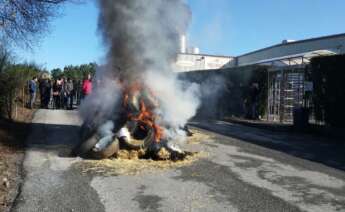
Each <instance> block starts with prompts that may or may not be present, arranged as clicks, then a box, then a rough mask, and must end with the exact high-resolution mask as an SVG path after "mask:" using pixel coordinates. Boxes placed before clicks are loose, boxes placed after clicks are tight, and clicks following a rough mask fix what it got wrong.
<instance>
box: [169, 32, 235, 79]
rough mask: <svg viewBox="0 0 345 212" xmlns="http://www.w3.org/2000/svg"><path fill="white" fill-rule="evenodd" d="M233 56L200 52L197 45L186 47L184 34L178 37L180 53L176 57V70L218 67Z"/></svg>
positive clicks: (222, 65)
mask: <svg viewBox="0 0 345 212" xmlns="http://www.w3.org/2000/svg"><path fill="white" fill-rule="evenodd" d="M233 59H234V57H231V56H220V55H209V54H200V50H199V48H197V47H188V45H187V38H186V36H185V35H181V37H180V53H179V54H178V55H177V58H176V63H175V65H176V67H175V70H176V71H177V72H188V71H197V70H213V69H220V68H222V67H224V66H225V65H226V64H229V63H230V62H231V61H232V60H233Z"/></svg>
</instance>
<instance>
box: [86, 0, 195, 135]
mask: <svg viewBox="0 0 345 212" xmlns="http://www.w3.org/2000/svg"><path fill="white" fill-rule="evenodd" d="M99 9H100V16H99V31H100V32H101V34H102V37H103V41H104V44H105V46H106V47H108V53H107V64H106V65H105V67H106V68H104V70H103V71H101V72H99V73H98V76H97V77H98V78H103V79H104V78H109V77H110V78H112V77H114V78H118V79H120V80H121V81H122V82H124V83H127V84H131V82H134V81H139V82H140V83H141V84H143V85H145V86H146V87H149V88H150V89H151V90H152V91H153V93H154V94H155V96H156V98H157V99H158V100H159V103H160V106H159V107H158V108H157V109H156V111H155V112H156V113H157V114H158V115H159V117H160V119H159V120H158V121H159V122H160V124H162V126H163V127H165V129H166V136H168V137H173V136H177V135H182V134H183V133H181V132H182V131H181V130H179V128H180V127H183V126H184V125H185V124H186V123H187V121H188V119H190V118H192V117H193V116H194V115H195V114H196V111H197V109H198V107H199V104H200V102H199V87H198V85H196V84H188V83H186V82H182V81H180V80H178V79H177V77H176V74H174V70H173V68H172V67H173V63H174V62H175V60H176V56H177V53H178V51H179V36H180V35H181V34H184V33H185V31H186V29H187V26H188V23H189V20H190V18H191V14H190V10H189V8H188V6H187V5H186V4H185V3H184V1H183V0H99ZM104 76H106V77H104ZM109 83H110V84H109ZM101 84H102V86H100V88H97V89H100V90H99V91H96V92H95V93H94V94H92V96H90V97H88V99H86V100H85V101H84V103H83V105H82V107H81V108H82V109H81V111H82V115H83V117H84V118H85V117H92V116H95V114H102V116H109V117H112V116H113V114H111V113H114V111H113V109H112V108H114V107H115V106H116V101H119V97H118V96H119V93H121V90H120V89H119V85H115V84H116V82H115V81H114V80H102V82H101ZM115 110H116V109H115Z"/></svg>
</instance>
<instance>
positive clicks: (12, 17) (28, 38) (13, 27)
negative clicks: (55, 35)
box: [0, 0, 67, 46]
mask: <svg viewBox="0 0 345 212" xmlns="http://www.w3.org/2000/svg"><path fill="white" fill-rule="evenodd" d="M66 1H67V0H1V1H0V37H1V40H7V41H12V42H13V41H14V42H16V43H24V44H25V45H27V46H31V43H32V41H33V40H32V39H33V38H34V37H35V36H37V35H39V34H41V33H43V32H44V31H46V30H47V26H48V23H49V21H50V19H51V18H52V17H54V16H56V15H57V14H58V11H59V6H60V5H61V3H63V2H66Z"/></svg>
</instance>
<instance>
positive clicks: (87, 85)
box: [82, 74, 92, 98]
mask: <svg viewBox="0 0 345 212" xmlns="http://www.w3.org/2000/svg"><path fill="white" fill-rule="evenodd" d="M91 92H92V80H91V75H90V74H88V75H87V78H86V79H85V80H84V82H83V87H82V93H83V98H85V97H86V96H88V95H90V94H91Z"/></svg>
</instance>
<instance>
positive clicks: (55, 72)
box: [50, 68, 62, 79]
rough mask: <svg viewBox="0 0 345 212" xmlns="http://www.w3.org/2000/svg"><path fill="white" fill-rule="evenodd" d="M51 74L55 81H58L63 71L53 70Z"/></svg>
mask: <svg viewBox="0 0 345 212" xmlns="http://www.w3.org/2000/svg"><path fill="white" fill-rule="evenodd" d="M50 74H51V76H52V78H53V79H57V78H59V77H61V76H62V70H61V69H59V68H56V69H53V70H51V71H50Z"/></svg>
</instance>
